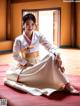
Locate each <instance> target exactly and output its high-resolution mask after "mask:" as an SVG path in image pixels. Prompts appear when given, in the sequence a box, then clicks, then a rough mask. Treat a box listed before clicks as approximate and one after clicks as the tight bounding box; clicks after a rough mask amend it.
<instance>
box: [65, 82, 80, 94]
mask: <svg viewBox="0 0 80 106" xmlns="http://www.w3.org/2000/svg"><path fill="white" fill-rule="evenodd" d="M64 89H65V90H67V91H68V92H70V93H71V94H76V95H80V91H78V90H77V89H75V88H74V87H73V86H72V85H71V84H70V83H67V84H66V85H65V87H64Z"/></svg>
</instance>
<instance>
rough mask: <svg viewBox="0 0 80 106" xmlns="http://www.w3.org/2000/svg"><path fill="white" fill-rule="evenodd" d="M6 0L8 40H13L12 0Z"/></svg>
mask: <svg viewBox="0 0 80 106" xmlns="http://www.w3.org/2000/svg"><path fill="white" fill-rule="evenodd" d="M6 2H7V3H6V4H7V5H6V40H11V34H10V28H11V2H10V0H6Z"/></svg>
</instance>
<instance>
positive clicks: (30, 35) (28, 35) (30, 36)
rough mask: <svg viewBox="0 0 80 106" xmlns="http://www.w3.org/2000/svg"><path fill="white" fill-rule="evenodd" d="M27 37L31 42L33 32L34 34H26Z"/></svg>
mask: <svg viewBox="0 0 80 106" xmlns="http://www.w3.org/2000/svg"><path fill="white" fill-rule="evenodd" d="M25 34H26V36H27V37H28V38H29V39H30V40H31V39H32V35H33V32H32V33H27V32H25Z"/></svg>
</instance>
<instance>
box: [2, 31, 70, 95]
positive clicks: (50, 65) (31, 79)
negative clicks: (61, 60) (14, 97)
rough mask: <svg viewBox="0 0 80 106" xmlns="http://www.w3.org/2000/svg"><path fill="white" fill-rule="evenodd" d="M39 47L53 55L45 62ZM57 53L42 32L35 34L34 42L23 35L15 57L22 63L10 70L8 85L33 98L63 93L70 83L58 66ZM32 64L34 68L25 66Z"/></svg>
mask: <svg viewBox="0 0 80 106" xmlns="http://www.w3.org/2000/svg"><path fill="white" fill-rule="evenodd" d="M39 44H42V45H43V46H44V47H45V48H46V50H47V51H48V52H49V53H48V54H47V55H46V56H45V57H44V58H43V59H41V60H40V57H39ZM54 53H55V54H57V51H56V48H55V47H54V45H53V46H52V45H51V44H50V43H49V42H48V41H47V40H46V39H45V37H44V36H43V35H42V34H41V33H39V32H36V31H34V32H33V36H32V40H30V39H28V38H27V37H26V36H25V33H23V34H22V35H20V36H19V37H17V38H16V39H15V42H14V45H13V57H14V59H15V60H16V61H17V62H18V63H17V64H16V65H13V66H12V67H11V68H10V69H9V70H8V71H7V73H6V79H5V81H4V83H5V84H7V85H9V86H11V87H13V88H16V89H19V90H22V91H25V92H28V93H30V94H32V95H42V94H45V95H50V94H52V93H53V92H54V91H57V90H62V89H63V87H64V86H65V84H67V83H68V82H69V81H68V80H67V78H66V77H65V74H64V73H62V72H61V70H60V68H59V67H58V66H57V64H55V62H54ZM28 62H29V63H32V64H33V65H32V66H26V67H24V66H25V64H27V63H28Z"/></svg>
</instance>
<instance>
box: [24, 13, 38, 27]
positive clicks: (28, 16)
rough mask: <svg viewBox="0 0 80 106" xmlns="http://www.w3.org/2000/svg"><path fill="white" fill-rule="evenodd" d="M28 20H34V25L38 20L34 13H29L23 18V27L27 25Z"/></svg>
mask: <svg viewBox="0 0 80 106" xmlns="http://www.w3.org/2000/svg"><path fill="white" fill-rule="evenodd" d="M27 20H32V21H33V22H34V23H36V18H35V16H34V15H33V14H32V13H28V14H26V15H24V16H23V25H24V24H25V22H26V21H27Z"/></svg>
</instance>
